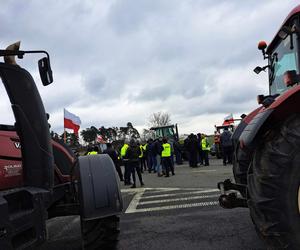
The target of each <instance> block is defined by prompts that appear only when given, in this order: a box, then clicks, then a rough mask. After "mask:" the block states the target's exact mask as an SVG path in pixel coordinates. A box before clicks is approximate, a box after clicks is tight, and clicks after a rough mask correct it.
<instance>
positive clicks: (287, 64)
mask: <svg viewBox="0 0 300 250" xmlns="http://www.w3.org/2000/svg"><path fill="white" fill-rule="evenodd" d="M296 40H297V38H296V35H293V45H294V48H293V49H291V41H290V37H287V38H286V39H285V40H283V41H282V42H281V43H280V44H279V45H278V46H277V48H276V49H275V51H274V52H273V53H272V56H271V59H270V65H271V70H270V94H272V95H274V94H281V93H283V92H284V91H285V90H286V89H287V86H286V85H285V84H284V82H283V75H284V73H285V72H286V71H287V70H296V71H297V73H298V74H299V67H298V52H297V51H298V50H297V41H296Z"/></svg>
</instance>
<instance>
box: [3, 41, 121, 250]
mask: <svg viewBox="0 0 300 250" xmlns="http://www.w3.org/2000/svg"><path fill="white" fill-rule="evenodd" d="M30 53H45V54H46V57H44V58H42V59H40V60H39V63H38V65H39V71H40V76H41V80H42V83H43V85H44V86H46V85H48V84H50V83H51V82H52V81H53V79H52V71H51V68H50V59H49V55H48V53H47V52H45V51H20V50H19V43H16V44H14V45H13V46H9V47H8V49H6V50H0V57H4V63H2V62H1V63H0V77H1V80H2V83H3V84H4V86H5V89H6V91H7V94H8V96H9V99H10V102H11V106H12V110H13V113H14V117H15V124H14V125H13V126H11V125H0V211H1V217H0V249H7V250H9V249H33V248H34V247H36V246H37V245H39V244H41V243H42V242H44V241H45V240H46V237H47V229H46V220H47V219H50V218H53V217H57V216H66V215H80V218H81V231H82V247H83V249H99V248H100V247H102V248H104V249H107V248H108V246H110V245H111V244H114V243H115V242H116V240H117V235H118V232H119V228H118V227H119V217H118V215H119V214H120V213H121V211H122V207H123V203H122V197H121V193H120V188H119V183H118V179H117V176H116V173H115V168H114V165H113V162H112V160H111V159H110V158H109V156H108V155H93V156H83V157H78V158H77V157H76V156H75V155H74V154H73V152H72V151H71V150H70V149H69V148H68V147H67V146H66V145H65V144H63V143H62V142H56V141H54V140H51V139H50V133H49V125H48V121H47V115H46V113H45V110H44V105H43V102H42V99H41V97H40V95H39V92H38V90H37V87H36V85H35V83H34V80H33V78H32V76H31V75H30V74H29V73H28V72H27V71H26V70H25V69H23V68H21V67H20V66H18V65H17V64H16V61H15V59H14V58H15V56H18V58H23V56H24V55H26V54H30Z"/></svg>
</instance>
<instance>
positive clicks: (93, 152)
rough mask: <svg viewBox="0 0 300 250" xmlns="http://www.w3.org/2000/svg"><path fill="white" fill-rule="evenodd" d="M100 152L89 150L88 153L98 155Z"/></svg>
mask: <svg viewBox="0 0 300 250" xmlns="http://www.w3.org/2000/svg"><path fill="white" fill-rule="evenodd" d="M97 154H98V152H97V151H91V152H88V155H97Z"/></svg>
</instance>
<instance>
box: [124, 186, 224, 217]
mask: <svg viewBox="0 0 300 250" xmlns="http://www.w3.org/2000/svg"><path fill="white" fill-rule="evenodd" d="M189 190H190V191H189ZM145 191H147V193H145ZM148 191H149V192H148ZM174 191H175V192H174ZM176 191H183V192H181V193H180V192H176ZM184 191H189V192H184ZM122 192H123V193H132V194H134V197H133V199H132V200H131V202H130V204H129V206H128V207H127V209H126V211H125V213H126V214H130V213H139V212H151V211H159V210H168V209H180V208H189V207H205V206H215V205H217V204H218V202H217V201H215V200H214V201H205V202H198V203H187V204H179V205H170V206H159V207H151V208H137V207H138V205H146V204H157V203H166V202H177V201H189V200H196V199H205V198H215V197H218V195H217V194H213V193H215V192H219V190H218V189H206V190H204V189H203V188H201V189H200V190H199V188H198V189H197V188H136V189H129V190H128V189H123V190H122ZM164 192H169V193H167V194H164ZM170 192H173V193H170ZM159 193H163V194H159ZM208 193H212V194H208ZM144 194H150V195H144ZM197 194H208V195H197ZM180 195H188V197H181V198H174V199H164V200H159V198H163V197H168V198H169V197H174V196H180ZM153 198H155V200H152V201H151V200H150V201H149V200H148V201H147V199H153Z"/></svg>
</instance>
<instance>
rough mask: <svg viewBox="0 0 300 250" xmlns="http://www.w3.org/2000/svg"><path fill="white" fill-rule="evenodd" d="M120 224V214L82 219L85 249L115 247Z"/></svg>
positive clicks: (83, 246)
mask: <svg viewBox="0 0 300 250" xmlns="http://www.w3.org/2000/svg"><path fill="white" fill-rule="evenodd" d="M119 224H120V218H119V217H118V216H109V217H106V218H101V219H94V220H81V234H82V248H83V249H84V250H94V249H95V250H96V249H114V248H115V247H116V245H117V242H118V235H119V233H120V228H119Z"/></svg>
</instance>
